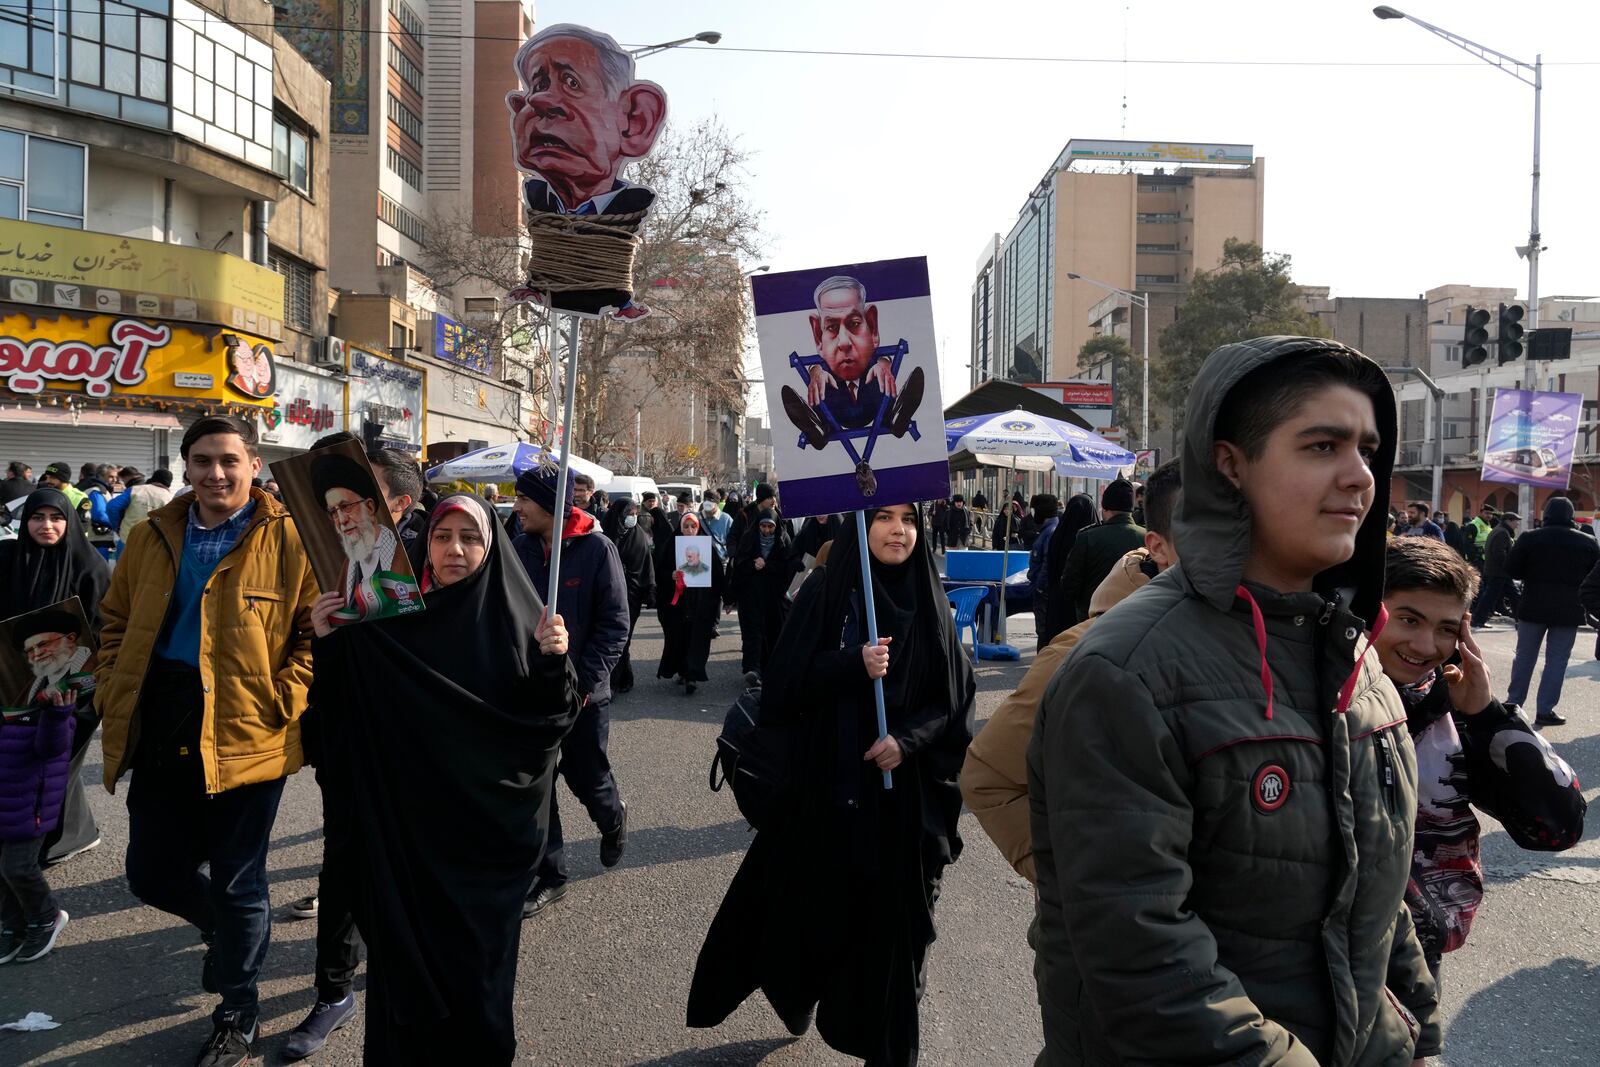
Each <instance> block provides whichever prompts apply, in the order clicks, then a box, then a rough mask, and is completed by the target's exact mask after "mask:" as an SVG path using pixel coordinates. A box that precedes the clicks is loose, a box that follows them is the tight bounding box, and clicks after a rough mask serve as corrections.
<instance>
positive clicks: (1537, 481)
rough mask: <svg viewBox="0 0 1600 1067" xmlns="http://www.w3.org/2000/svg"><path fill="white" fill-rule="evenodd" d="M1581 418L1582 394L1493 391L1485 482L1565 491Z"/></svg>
mask: <svg viewBox="0 0 1600 1067" xmlns="http://www.w3.org/2000/svg"><path fill="white" fill-rule="evenodd" d="M1582 415H1583V394H1582V393H1540V392H1535V391H1533V390H1531V389H1496V390H1495V393H1494V408H1493V410H1492V412H1491V414H1490V416H1489V432H1488V434H1487V435H1486V437H1485V446H1484V452H1483V473H1482V477H1483V480H1484V481H1486V482H1506V483H1510V484H1512V485H1533V486H1541V487H1544V488H1547V489H1565V488H1566V487H1567V485H1568V484H1569V483H1570V482H1571V480H1572V453H1573V449H1574V446H1575V445H1576V443H1577V438H1578V423H1579V420H1580V419H1581V418H1582Z"/></svg>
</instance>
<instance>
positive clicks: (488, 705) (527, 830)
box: [312, 494, 578, 1067]
mask: <svg viewBox="0 0 1600 1067" xmlns="http://www.w3.org/2000/svg"><path fill="white" fill-rule="evenodd" d="M426 536H427V549H428V562H427V565H426V566H425V567H424V568H423V571H422V593H423V598H424V600H425V602H426V605H427V608H426V610H424V611H421V612H417V613H416V614H413V615H401V616H397V617H395V618H392V619H382V620H378V621H374V622H363V623H356V624H352V625H347V626H341V627H339V628H338V629H332V628H331V627H330V626H329V624H328V617H329V616H330V615H331V614H332V613H333V612H334V611H337V610H338V609H339V607H340V606H341V604H340V598H341V594H339V593H330V594H327V595H325V596H323V597H322V599H320V600H318V601H317V603H316V606H315V608H314V609H313V612H312V622H313V624H314V625H315V627H316V632H317V639H316V641H315V643H314V645H313V647H314V650H315V652H314V654H315V656H316V662H317V671H316V680H315V682H314V684H313V687H312V700H313V702H314V703H315V705H316V707H317V709H318V710H319V711H320V712H321V713H323V714H325V715H326V716H327V718H326V723H327V728H328V732H329V736H328V761H327V762H326V763H325V764H324V766H322V767H321V768H320V771H321V776H322V779H323V789H324V790H327V789H329V788H330V787H332V788H338V789H340V790H342V791H348V795H347V799H346V800H345V804H346V805H347V806H348V808H349V810H350V811H351V814H352V817H353V824H352V825H353V833H352V838H353V840H352V842H351V846H350V847H351V851H352V859H351V869H352V870H355V871H358V872H360V877H359V879H358V883H357V885H356V889H355V900H354V906H353V908H352V910H353V911H354V913H355V919H356V925H357V927H358V928H359V929H360V931H361V937H362V940H364V941H365V942H366V943H367V952H368V957H369V958H368V961H367V1011H366V1020H367V1029H366V1043H365V1055H364V1058H365V1062H367V1063H374V1064H377V1063H381V1064H384V1065H385V1067H407V1065H411V1064H417V1065H419V1067H420V1065H422V1064H428V1065H430V1067H432V1065H434V1064H441V1063H459V1064H463V1065H465V1064H471V1065H472V1067H496V1065H504V1064H509V1063H511V1061H512V1057H513V1056H514V1055H515V1052H516V1036H515V1033H514V1029H513V1026H512V1018H511V999H512V991H513V986H514V984H515V981H516V976H517V942H518V938H519V936H520V933H521V930H522V905H523V902H524V901H525V900H526V899H527V896H528V888H529V886H530V885H531V884H532V882H533V872H534V867H535V865H536V864H537V863H538V862H539V856H540V853H541V852H542V851H543V850H544V841H545V835H546V832H547V830H548V828H549V817H550V789H551V786H552V784H553V783H554V774H555V765H556V756H557V752H558V750H559V747H560V744H561V739H562V737H563V736H565V734H566V732H567V731H568V730H569V729H571V727H572V722H573V720H574V719H575V718H576V717H577V712H578V697H577V681H576V678H575V676H574V675H573V672H572V668H571V667H570V666H569V665H568V662H567V656H566V652H567V633H566V629H565V627H564V626H563V625H562V620H561V616H559V615H556V616H554V617H553V618H551V619H548V620H545V619H542V618H541V612H542V605H541V604H540V602H539V598H538V596H537V595H536V594H535V592H534V589H533V586H532V585H530V584H529V582H528V574H527V571H525V570H524V569H523V568H522V565H521V564H520V563H518V562H517V558H516V556H515V555H513V554H512V552H511V549H510V547H509V546H508V545H507V544H506V538H505V535H504V532H503V531H501V530H500V528H499V523H498V522H496V521H495V515H494V511H493V510H492V509H491V508H490V507H489V505H488V504H486V503H484V502H483V501H482V500H480V499H479V498H477V497H475V496H469V495H467V494H458V495H456V496H449V497H446V498H445V499H443V500H441V501H440V502H439V503H438V504H437V505H436V506H435V507H434V509H433V513H432V515H431V516H430V517H429V520H428V532H427V535H426Z"/></svg>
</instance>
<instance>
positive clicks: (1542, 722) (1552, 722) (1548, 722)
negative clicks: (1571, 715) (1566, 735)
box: [1533, 711, 1567, 726]
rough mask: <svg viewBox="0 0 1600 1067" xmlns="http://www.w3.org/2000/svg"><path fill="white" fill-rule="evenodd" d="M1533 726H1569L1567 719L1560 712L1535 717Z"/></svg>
mask: <svg viewBox="0 0 1600 1067" xmlns="http://www.w3.org/2000/svg"><path fill="white" fill-rule="evenodd" d="M1533 724H1534V725H1535V726H1565V725H1567V717H1566V716H1565V715H1563V714H1561V713H1560V712H1559V711H1552V712H1548V713H1546V714H1544V715H1539V716H1535V718H1534V720H1533Z"/></svg>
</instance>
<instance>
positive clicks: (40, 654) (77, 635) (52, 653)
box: [0, 597, 96, 722]
mask: <svg viewBox="0 0 1600 1067" xmlns="http://www.w3.org/2000/svg"><path fill="white" fill-rule="evenodd" d="M95 650H96V645H95V641H94V637H93V636H92V634H91V633H90V631H89V620H88V618H87V617H86V616H85V615H84V613H83V605H82V604H81V603H80V602H79V600H78V598H77V597H71V598H69V599H67V600H63V601H61V602H60V603H57V604H51V605H50V606H49V607H43V608H37V609H35V610H33V611H30V612H26V613H25V614H22V615H18V616H16V617H14V618H10V619H6V620H5V621H4V622H0V687H3V688H0V698H3V699H4V702H5V719H6V721H7V722H12V721H16V720H19V719H21V720H23V721H26V720H27V719H29V718H31V717H34V716H36V715H37V714H38V711H39V709H40V708H41V707H44V706H47V705H49V704H50V703H52V700H51V693H52V692H56V693H67V692H73V691H75V692H76V693H77V700H78V703H84V702H85V701H86V700H87V698H88V697H89V696H90V695H91V694H92V693H93V692H94V666H95Z"/></svg>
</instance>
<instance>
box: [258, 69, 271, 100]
mask: <svg viewBox="0 0 1600 1067" xmlns="http://www.w3.org/2000/svg"><path fill="white" fill-rule="evenodd" d="M255 72H256V103H257V104H258V105H261V106H264V107H271V106H272V71H271V70H270V69H269V68H267V67H256V68H255Z"/></svg>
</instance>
